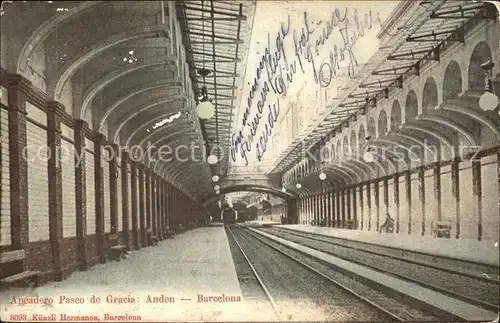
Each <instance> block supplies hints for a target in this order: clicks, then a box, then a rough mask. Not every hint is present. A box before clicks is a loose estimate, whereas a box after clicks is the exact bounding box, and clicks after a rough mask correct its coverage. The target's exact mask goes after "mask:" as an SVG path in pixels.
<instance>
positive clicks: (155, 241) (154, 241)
mask: <svg viewBox="0 0 500 323" xmlns="http://www.w3.org/2000/svg"><path fill="white" fill-rule="evenodd" d="M146 237H147V240H148V246H156V245H157V244H158V237H157V236H155V235H153V230H151V229H150V228H149V229H147V230H146Z"/></svg>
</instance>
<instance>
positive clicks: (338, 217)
mask: <svg viewBox="0 0 500 323" xmlns="http://www.w3.org/2000/svg"><path fill="white" fill-rule="evenodd" d="M340 194H341V193H340V192H337V193H336V196H335V199H336V204H337V221H335V222H336V226H337V228H340V226H341V223H342V222H341V217H342V215H341V213H342V212H341V203H340Z"/></svg>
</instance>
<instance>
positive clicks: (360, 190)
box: [359, 183, 365, 230]
mask: <svg viewBox="0 0 500 323" xmlns="http://www.w3.org/2000/svg"><path fill="white" fill-rule="evenodd" d="M363 195H364V194H363V183H361V184H360V185H359V206H360V207H361V208H360V211H361V219H360V222H361V223H360V226H359V228H360V229H361V230H363V229H364V228H365V203H364V198H363Z"/></svg>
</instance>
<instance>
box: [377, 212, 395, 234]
mask: <svg viewBox="0 0 500 323" xmlns="http://www.w3.org/2000/svg"><path fill="white" fill-rule="evenodd" d="M386 216H387V217H386V218H385V222H384V224H382V225H381V226H380V233H393V232H394V219H393V218H391V215H390V214H389V213H386Z"/></svg>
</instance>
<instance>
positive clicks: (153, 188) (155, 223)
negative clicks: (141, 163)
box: [150, 170, 158, 238]
mask: <svg viewBox="0 0 500 323" xmlns="http://www.w3.org/2000/svg"><path fill="white" fill-rule="evenodd" d="M150 174H151V177H150V181H151V226H152V230H153V235H154V236H156V237H157V238H158V220H157V219H158V218H157V214H156V183H155V175H156V174H155V173H154V172H153V170H151V172H150Z"/></svg>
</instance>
